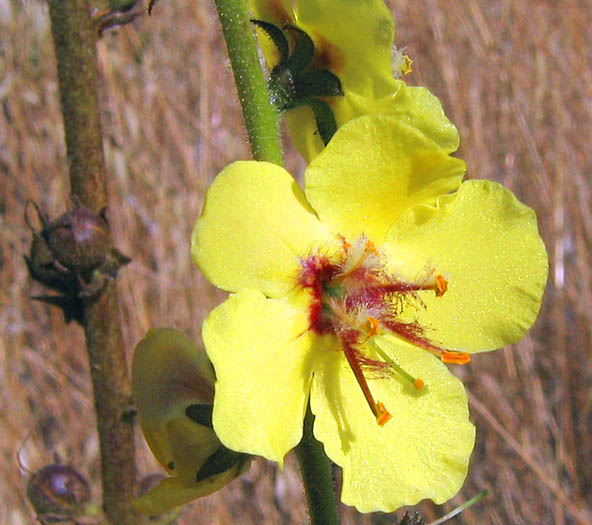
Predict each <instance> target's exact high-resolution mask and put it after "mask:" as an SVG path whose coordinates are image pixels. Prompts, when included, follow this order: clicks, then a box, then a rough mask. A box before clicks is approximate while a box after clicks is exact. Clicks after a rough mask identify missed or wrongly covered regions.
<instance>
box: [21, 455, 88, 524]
mask: <svg viewBox="0 0 592 525" xmlns="http://www.w3.org/2000/svg"><path fill="white" fill-rule="evenodd" d="M27 496H28V497H29V501H30V502H31V504H32V505H33V507H34V508H35V512H37V515H38V516H39V517H43V516H48V515H49V516H52V517H55V518H58V517H59V518H69V517H71V516H76V515H79V514H81V513H82V512H83V511H84V509H85V507H86V505H87V504H88V502H89V501H90V488H89V485H88V482H87V481H86V479H85V478H84V477H83V476H82V475H81V474H79V473H78V472H77V471H76V470H74V469H73V468H72V467H69V466H67V465H55V464H54V465H47V466H45V467H43V468H42V469H41V470H38V471H37V472H35V473H34V474H33V475H32V476H31V478H30V479H29V482H28V483H27Z"/></svg>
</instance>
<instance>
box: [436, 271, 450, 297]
mask: <svg viewBox="0 0 592 525" xmlns="http://www.w3.org/2000/svg"><path fill="white" fill-rule="evenodd" d="M434 279H435V280H436V297H442V296H443V295H444V294H445V293H446V290H448V281H447V280H446V279H444V276H443V275H440V274H438V275H436V277H435V278H434Z"/></svg>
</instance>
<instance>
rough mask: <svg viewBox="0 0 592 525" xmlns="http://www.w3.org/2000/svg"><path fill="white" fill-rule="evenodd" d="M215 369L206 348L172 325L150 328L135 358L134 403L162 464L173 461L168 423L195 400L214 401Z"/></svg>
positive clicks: (179, 415) (198, 401) (133, 369)
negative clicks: (170, 327)
mask: <svg viewBox="0 0 592 525" xmlns="http://www.w3.org/2000/svg"><path fill="white" fill-rule="evenodd" d="M213 384H214V373H213V370H212V366H211V364H210V362H209V360H208V358H207V356H206V353H205V352H204V351H203V350H200V349H199V348H198V347H197V346H196V345H195V343H193V341H191V339H189V338H188V337H186V336H184V335H183V334H182V333H180V332H177V331H176V330H171V329H169V328H161V329H158V330H151V331H150V332H148V334H147V336H146V338H144V339H142V341H140V342H139V343H138V346H137V347H136V350H135V352H134V358H133V362H132V389H133V397H134V403H135V404H136V407H137V409H138V416H139V420H140V425H141V427H142V432H143V433H144V436H145V438H146V441H147V442H148V445H149V446H150V449H151V450H152V452H153V453H154V456H155V457H156V459H157V460H158V461H159V463H160V464H161V465H163V466H164V467H165V468H167V465H169V463H170V462H171V461H174V457H173V451H172V450H171V445H170V441H169V435H168V431H167V429H166V425H167V423H168V422H169V421H170V420H171V419H174V418H179V417H185V409H186V408H187V407H188V406H189V405H192V404H201V403H209V404H211V403H212V396H213Z"/></svg>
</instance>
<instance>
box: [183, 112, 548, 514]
mask: <svg viewBox="0 0 592 525" xmlns="http://www.w3.org/2000/svg"><path fill="white" fill-rule="evenodd" d="M464 170H465V164H464V162H462V161H461V160H459V159H455V158H452V157H450V156H449V155H448V154H447V151H446V150H445V149H442V148H441V147H439V146H438V145H437V144H435V143H434V142H433V141H431V140H430V139H428V138H427V137H426V136H425V134H423V133H421V132H420V131H419V130H418V129H417V128H415V127H412V126H409V125H408V124H406V123H404V122H403V121H401V120H400V119H397V118H393V117H389V116H376V115H374V116H364V117H360V118H357V119H355V120H352V121H350V122H348V123H346V124H344V125H343V126H342V127H341V128H340V129H339V130H338V131H337V133H336V134H335V136H334V137H333V139H332V140H331V142H330V143H329V145H328V146H327V148H326V149H325V150H324V151H323V152H322V153H320V154H319V155H318V156H317V157H316V158H315V160H314V161H313V162H312V163H311V164H310V166H309V167H308V169H307V170H306V174H305V190H304V192H302V190H301V189H300V188H299V186H298V184H297V183H296V182H295V181H294V179H293V178H292V177H291V176H290V174H289V173H287V172H286V171H285V170H284V169H283V168H281V167H278V166H276V165H273V164H270V163H265V162H254V161H247V162H235V163H233V164H231V165H230V166H228V167H227V168H226V169H224V170H223V171H222V172H221V173H220V174H219V175H218V177H217V178H216V179H215V181H214V182H213V184H212V186H211V187H210V189H209V191H208V194H207V197H206V202H205V205H204V209H203V212H202V215H201V217H200V219H199V220H198V221H197V223H196V225H195V228H194V231H193V238H192V254H193V257H194V260H195V262H196V263H197V265H198V266H199V267H200V269H201V270H202V272H203V273H204V275H205V276H206V277H207V278H208V279H209V280H210V281H211V282H212V283H213V284H214V285H216V286H218V287H220V288H223V289H225V290H228V291H230V292H232V294H231V295H230V297H229V298H228V299H227V300H226V301H225V302H224V303H223V304H221V305H220V306H218V307H217V308H216V309H214V310H213V311H212V312H211V313H210V315H209V317H208V318H207V319H206V321H205V323H204V327H203V339H204V343H205V346H206V350H207V352H208V355H209V357H210V359H211V360H212V363H213V365H214V368H215V370H216V375H217V381H216V396H215V400H214V412H213V423H214V429H215V430H216V433H217V435H218V436H219V438H220V440H221V441H222V443H224V445H226V446H227V447H229V448H230V449H232V450H237V451H241V452H246V453H249V454H255V455H260V456H264V457H266V458H268V459H271V460H274V461H277V462H279V463H280V464H281V463H282V461H283V458H284V456H285V454H286V453H287V452H288V451H289V450H290V449H292V448H293V447H294V446H295V445H297V443H298V442H299V440H300V438H301V436H302V426H303V418H304V414H305V410H306V406H307V403H308V402H309V400H310V406H311V409H312V412H313V414H314V415H315V416H316V419H315V423H314V434H315V436H316V438H317V439H319V440H320V441H321V442H322V443H323V444H324V446H325V450H326V453H327V454H328V456H329V457H330V458H331V459H332V460H333V461H334V462H335V463H337V464H338V465H340V466H341V467H342V468H343V489H342V500H343V501H344V502H345V503H347V504H350V505H355V506H356V507H357V508H358V509H359V510H360V511H363V512H369V511H375V510H383V511H392V510H394V509H396V508H398V507H400V506H402V505H407V504H414V503H416V502H417V501H419V500H421V499H423V498H431V499H432V500H434V501H435V502H437V503H442V502H444V501H446V500H447V499H449V498H451V497H452V496H453V495H454V494H455V493H456V492H457V491H458V490H459V488H460V487H461V485H462V483H463V481H464V478H465V476H466V472H467V466H468V461H469V456H470V453H471V450H472V448H473V443H474V436H475V431H474V427H473V426H472V425H471V423H470V422H469V419H468V415H469V414H468V408H467V397H466V394H465V391H464V389H463V386H462V384H461V382H460V381H459V380H458V379H456V378H455V376H454V375H452V374H451V373H450V372H449V371H448V369H447V367H446V366H445V365H444V364H443V363H446V362H453V363H464V362H467V361H468V360H469V354H470V353H475V352H481V351H486V350H491V349H494V348H498V347H501V346H503V345H505V344H509V343H512V342H515V341H517V340H518V339H520V338H521V337H522V335H523V334H524V333H525V331H526V330H527V329H528V328H529V326H530V325H531V324H532V323H533V322H534V320H535V318H536V315H537V312H538V309H539V306H540V301H541V296H542V293H543V289H544V285H545V281H546V275H547V256H546V252H545V248H544V245H543V243H542V240H541V238H540V237H539V234H538V231H537V223H536V217H535V214H534V212H533V211H532V210H531V209H530V208H528V207H526V206H525V205H523V204H521V203H520V202H519V201H518V200H517V199H516V198H515V197H514V196H513V195H512V193H511V192H510V191H508V190H507V189H505V188H504V187H503V186H501V185H499V184H496V183H493V182H489V181H483V180H479V181H477V180H472V181H468V182H464V183H461V181H462V178H463V174H464ZM451 191H454V193H449V192H451Z"/></svg>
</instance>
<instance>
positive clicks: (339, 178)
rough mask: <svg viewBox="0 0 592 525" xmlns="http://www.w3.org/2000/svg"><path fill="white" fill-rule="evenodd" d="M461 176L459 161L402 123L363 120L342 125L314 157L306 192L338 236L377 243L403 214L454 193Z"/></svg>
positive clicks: (382, 118) (462, 167)
mask: <svg viewBox="0 0 592 525" xmlns="http://www.w3.org/2000/svg"><path fill="white" fill-rule="evenodd" d="M464 171H465V163H464V162H463V161H462V160H460V159H456V158H453V157H450V156H449V155H448V154H447V153H446V152H445V151H444V150H443V149H441V148H439V147H438V146H437V145H436V144H434V142H432V141H431V140H430V139H428V138H427V137H426V136H425V135H424V134H423V133H421V132H420V131H418V130H417V129H415V128H413V127H412V126H409V125H408V124H405V123H404V122H402V121H401V120H398V119H396V118H393V117H389V116H384V115H372V116H363V117H360V118H357V119H354V120H351V121H350V122H348V123H346V124H345V125H343V127H341V128H340V129H339V130H338V131H337V133H336V134H335V135H334V136H333V138H332V139H331V142H330V143H329V145H328V146H327V148H326V149H325V150H324V151H323V152H322V153H321V154H319V155H318V156H317V157H315V159H314V161H313V162H312V163H311V164H310V165H309V167H308V169H307V170H306V175H305V193H306V197H307V199H308V201H309V202H310V203H311V205H312V207H313V208H314V209H315V211H316V212H317V214H318V216H319V218H320V220H321V221H322V222H323V223H326V224H329V225H330V226H331V227H332V228H333V229H334V230H335V231H336V232H338V233H340V234H342V235H344V236H345V237H346V238H348V239H357V238H358V237H359V236H361V235H362V234H365V235H366V236H367V237H368V238H370V239H371V240H372V241H374V242H375V243H378V244H381V243H382V241H383V239H384V235H385V234H386V231H387V229H388V228H389V227H390V226H391V224H393V222H394V221H395V220H396V219H397V218H398V217H399V216H400V215H401V214H402V213H403V212H404V211H405V210H407V209H408V208H410V207H411V206H413V205H415V204H420V203H426V204H429V203H433V202H435V199H436V197H437V196H439V195H441V194H443V193H447V192H449V191H452V190H454V189H456V188H457V187H458V186H459V184H460V182H461V180H462V177H463V174H464Z"/></svg>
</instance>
